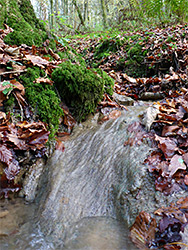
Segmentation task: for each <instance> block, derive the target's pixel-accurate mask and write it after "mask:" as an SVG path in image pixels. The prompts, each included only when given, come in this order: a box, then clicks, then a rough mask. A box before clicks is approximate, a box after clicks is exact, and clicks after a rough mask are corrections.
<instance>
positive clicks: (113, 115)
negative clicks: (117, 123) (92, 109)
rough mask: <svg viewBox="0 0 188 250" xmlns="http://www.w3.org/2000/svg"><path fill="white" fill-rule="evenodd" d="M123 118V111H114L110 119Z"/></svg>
mask: <svg viewBox="0 0 188 250" xmlns="http://www.w3.org/2000/svg"><path fill="white" fill-rule="evenodd" d="M120 116H121V111H120V110H113V111H111V112H110V114H109V119H114V120H115V119H117V118H118V117H120Z"/></svg>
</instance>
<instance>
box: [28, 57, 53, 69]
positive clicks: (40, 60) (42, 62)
mask: <svg viewBox="0 0 188 250" xmlns="http://www.w3.org/2000/svg"><path fill="white" fill-rule="evenodd" d="M25 58H26V59H27V60H28V61H31V62H32V64H33V65H34V66H35V65H36V66H38V67H41V68H45V66H48V65H49V64H50V63H49V62H48V61H47V60H45V59H43V58H41V57H40V56H34V55H25Z"/></svg>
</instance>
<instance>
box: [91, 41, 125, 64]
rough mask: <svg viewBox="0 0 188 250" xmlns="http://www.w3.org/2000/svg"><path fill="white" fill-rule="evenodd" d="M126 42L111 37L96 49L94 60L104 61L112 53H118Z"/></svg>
mask: <svg viewBox="0 0 188 250" xmlns="http://www.w3.org/2000/svg"><path fill="white" fill-rule="evenodd" d="M123 43H124V40H120V39H119V38H118V37H113V38H112V37H111V38H108V39H104V41H101V42H100V43H99V44H98V46H97V47H96V48H95V52H94V58H96V59H102V58H103V57H106V56H108V55H109V54H110V52H116V51H118V50H119V48H120V47H121V46H122V45H123Z"/></svg>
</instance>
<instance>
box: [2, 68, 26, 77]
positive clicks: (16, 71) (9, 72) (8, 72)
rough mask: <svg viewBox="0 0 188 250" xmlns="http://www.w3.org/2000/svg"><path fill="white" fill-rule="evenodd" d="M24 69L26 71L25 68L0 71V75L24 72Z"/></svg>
mask: <svg viewBox="0 0 188 250" xmlns="http://www.w3.org/2000/svg"><path fill="white" fill-rule="evenodd" d="M26 71H27V69H22V70H15V71H7V72H2V73H0V76H3V75H8V74H17V73H22V72H26Z"/></svg>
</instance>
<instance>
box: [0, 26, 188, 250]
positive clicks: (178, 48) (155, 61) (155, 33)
mask: <svg viewBox="0 0 188 250" xmlns="http://www.w3.org/2000/svg"><path fill="white" fill-rule="evenodd" d="M9 32H11V28H9V27H6V29H5V30H0V65H1V67H0V76H1V83H0V96H1V102H0V103H1V107H2V109H1V112H0V136H1V137H0V138H1V139H0V161H1V167H0V172H1V186H0V192H1V193H4V194H5V196H8V193H9V191H18V190H19V189H20V188H21V186H20V185H19V183H15V182H14V177H15V176H16V175H17V174H18V173H19V171H20V166H21V164H22V163H21V162H19V157H18V156H19V154H20V151H22V152H28V150H29V151H30V152H32V154H33V155H34V157H37V156H41V155H42V154H44V151H45V144H46V142H47V141H48V135H49V132H48V129H47V125H46V124H45V123H44V122H40V121H34V120H33V114H32V112H31V110H30V107H29V104H28V103H27V98H26V97H25V87H24V85H22V83H20V82H19V80H18V79H19V76H20V75H22V74H23V73H24V72H25V71H27V70H28V68H32V67H34V66H37V67H38V68H40V69H41V70H42V71H44V73H45V74H44V76H43V77H38V78H37V79H35V81H34V82H35V83H37V84H47V85H53V82H52V81H51V79H50V77H51V73H52V71H53V69H55V68H56V67H57V65H59V64H60V63H61V62H62V61H63V60H65V59H61V58H60V56H59V54H58V53H57V52H62V51H64V50H65V48H66V46H71V47H72V48H73V49H75V50H76V51H77V53H78V54H79V55H81V56H82V57H83V58H84V60H85V62H86V64H87V67H88V68H89V67H100V68H101V69H103V70H104V71H106V72H107V73H108V75H109V76H111V77H112V78H113V79H114V80H115V85H114V92H115V93H116V94H118V95H121V96H128V97H132V98H133V99H134V100H135V101H137V100H156V106H157V107H158V114H157V116H156V119H155V121H154V122H152V124H151V126H150V132H147V130H146V128H144V126H143V124H137V127H138V128H139V129H138V131H137V130H136V128H135V125H132V127H130V129H132V130H134V132H135V141H127V142H122V143H124V145H125V146H127V145H129V144H132V145H134V143H137V144H139V143H141V142H142V140H143V138H144V137H146V136H149V137H150V138H151V139H152V140H153V142H154V144H155V145H156V146H155V151H153V152H152V153H151V155H149V156H148V158H147V159H146V160H145V163H146V164H147V165H148V171H149V172H151V173H153V176H154V177H155V185H156V190H159V191H161V192H163V193H164V194H166V195H171V194H173V193H174V192H179V191H181V190H185V191H187V190H188V133H187V132H188V115H187V114H188V26H187V24H185V25H177V26H173V27H167V28H165V29H159V28H156V29H150V30H140V31H135V32H133V33H123V32H121V33H118V34H115V35H109V34H106V35H105V36H103V35H101V34H97V35H95V36H91V34H86V35H85V36H82V37H75V38H72V39H69V41H68V44H67V43H66V42H65V41H67V40H66V39H64V40H62V41H63V42H62V41H61V42H56V51H55V53H54V51H53V50H52V49H51V48H49V41H48V40H47V41H46V42H45V43H44V44H43V47H40V48H36V47H35V46H32V47H28V46H27V45H21V46H20V47H17V46H8V45H6V44H5V43H4V42H3V38H4V37H5V36H6V34H8V33H9ZM69 53H70V56H72V52H71V51H69ZM76 63H78V64H79V62H76ZM10 66H11V67H10ZM10 93H12V94H13V95H14V96H15V98H16V100H17V110H19V113H20V117H21V118H20V119H19V121H17V122H13V121H12V120H11V115H10V113H8V114H6V113H5V112H4V111H3V108H4V107H3V105H4V103H5V102H6V101H7V99H8V97H9V95H10ZM160 99H161V100H162V101H161V102H159V100H160ZM62 109H63V112H64V117H63V118H62V119H63V122H62V123H63V124H64V126H66V127H67V128H68V132H70V131H71V129H72V127H73V126H74V124H75V121H74V118H73V117H72V116H71V114H70V112H69V111H68V109H67V107H66V106H62ZM122 109H124V110H126V109H127V108H126V106H125V105H124V104H120V103H119V102H117V100H116V98H115V97H114V95H113V96H109V95H108V94H104V98H103V101H102V102H100V103H99V105H98V111H100V112H101V113H103V117H102V118H101V119H100V122H105V121H106V120H108V119H116V118H117V117H118V116H120V115H121V110H122ZM66 134H67V133H66V132H64V131H63V132H59V133H58V135H59V136H63V135H66ZM68 134H69V133H68ZM56 147H57V148H58V149H60V150H63V145H62V143H60V141H58V143H57V144H56ZM155 214H156V215H159V216H162V219H161V220H160V222H159V223H157V222H156V221H155V219H154V218H152V217H151V215H149V214H147V213H145V212H144V211H143V212H141V213H140V214H139V215H138V217H137V219H136V221H135V224H134V225H133V226H132V227H131V238H132V240H133V242H134V243H135V244H136V245H137V246H138V247H139V248H140V249H145V248H146V249H147V248H148V249H149V248H152V247H153V248H158V247H161V248H163V249H167V250H177V249H181V245H183V243H182V244H181V243H177V242H180V241H181V235H180V232H183V229H184V227H185V226H186V225H187V224H188V203H187V198H185V199H183V198H182V199H180V200H179V201H178V202H177V204H170V205H169V207H168V208H159V209H158V210H157V211H156V212H155ZM187 247H188V246H187Z"/></svg>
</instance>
